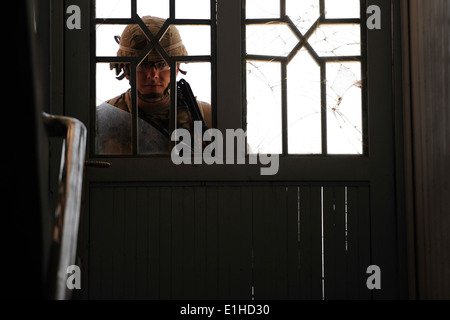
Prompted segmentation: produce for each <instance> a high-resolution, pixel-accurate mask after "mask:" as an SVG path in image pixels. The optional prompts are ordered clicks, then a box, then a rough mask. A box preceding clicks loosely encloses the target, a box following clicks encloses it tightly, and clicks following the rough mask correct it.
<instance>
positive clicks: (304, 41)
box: [241, 0, 369, 157]
mask: <svg viewBox="0 0 450 320" xmlns="http://www.w3.org/2000/svg"><path fill="white" fill-rule="evenodd" d="M242 2H243V8H244V9H243V10H242V14H243V16H242V19H241V21H242V24H241V33H242V35H241V37H242V70H243V72H242V88H243V93H242V99H243V101H246V100H247V92H246V87H247V79H246V78H247V73H246V68H247V67H246V64H247V62H248V61H265V62H269V61H276V62H279V63H280V68H281V109H282V112H281V117H282V124H281V130H282V153H281V155H282V156H284V157H317V156H319V157H320V156H330V157H342V156H347V157H367V156H368V154H369V138H368V101H367V28H366V25H365V23H364V21H366V19H367V17H366V1H365V0H359V3H360V10H359V11H360V17H359V18H326V15H325V12H326V6H325V0H319V17H318V18H317V20H316V21H315V22H314V23H313V24H312V25H311V27H310V28H309V30H308V31H307V32H306V33H305V34H302V33H301V32H300V31H299V30H298V28H297V27H296V26H295V24H294V23H293V22H292V20H291V19H290V17H289V16H288V14H287V11H286V0H279V2H280V17H279V18H267V19H247V17H246V2H247V0H242ZM274 22H275V23H279V24H286V25H287V26H288V27H289V28H290V29H291V31H292V32H293V33H295V35H296V36H297V38H299V39H300V40H299V41H298V43H297V45H296V46H295V47H294V48H293V49H292V50H291V52H290V53H289V54H288V55H287V56H286V57H281V56H266V55H254V54H247V52H246V27H247V26H249V25H262V24H266V23H274ZM344 24H359V28H360V40H361V44H360V49H361V54H360V56H323V57H321V56H319V55H318V54H317V53H316V52H315V50H314V48H312V46H311V45H310V43H309V42H308V39H309V37H310V36H311V35H312V34H313V33H314V32H315V31H316V30H317V28H318V27H319V26H320V25H344ZM304 47H305V48H306V49H307V50H308V52H309V53H310V55H311V57H312V58H313V59H314V60H315V61H316V63H317V64H318V65H319V68H320V86H321V88H320V93H321V106H320V109H321V139H322V144H321V153H320V154H294V153H289V152H288V141H289V133H288V130H289V128H288V105H287V104H288V102H287V100H288V98H287V86H288V85H287V66H288V64H289V62H290V61H291V60H292V59H293V58H294V56H295V54H296V53H297V52H299V51H300V50H301V49H302V48H304ZM355 61H356V62H360V63H361V94H362V97H361V99H362V101H361V108H362V110H361V114H362V119H361V126H362V136H361V138H362V154H355V155H350V154H345V153H343V154H329V153H328V126H327V112H328V110H327V108H328V107H327V97H326V92H327V84H326V68H327V63H328V62H344V63H345V62H355ZM242 118H243V129H244V130H245V131H246V132H247V108H246V104H245V103H244V104H243V110H242Z"/></svg>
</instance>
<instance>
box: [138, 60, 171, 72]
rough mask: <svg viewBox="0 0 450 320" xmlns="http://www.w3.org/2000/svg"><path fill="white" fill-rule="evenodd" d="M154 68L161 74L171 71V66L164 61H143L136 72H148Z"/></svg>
mask: <svg viewBox="0 0 450 320" xmlns="http://www.w3.org/2000/svg"><path fill="white" fill-rule="evenodd" d="M152 67H155V69H156V70H158V71H159V72H161V71H167V70H170V65H169V64H168V63H167V62H166V61H164V60H162V61H156V62H150V61H143V62H141V64H140V65H138V66H137V67H136V70H137V71H141V72H148V71H150V69H151V68H152Z"/></svg>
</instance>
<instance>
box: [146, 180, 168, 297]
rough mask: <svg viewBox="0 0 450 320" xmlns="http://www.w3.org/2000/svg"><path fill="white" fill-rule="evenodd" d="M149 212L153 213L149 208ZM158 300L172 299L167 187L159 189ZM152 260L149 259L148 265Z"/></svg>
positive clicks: (156, 257)
mask: <svg viewBox="0 0 450 320" xmlns="http://www.w3.org/2000/svg"><path fill="white" fill-rule="evenodd" d="M150 210H151V211H155V210H154V209H153V208H152V207H150ZM159 221H160V230H159V232H160V236H159V241H160V245H159V257H158V256H155V257H154V258H153V259H158V258H159V283H160V286H159V298H160V299H164V300H167V299H171V298H172V190H171V188H169V187H161V188H160V201H159ZM153 259H150V263H151V261H152V260H153Z"/></svg>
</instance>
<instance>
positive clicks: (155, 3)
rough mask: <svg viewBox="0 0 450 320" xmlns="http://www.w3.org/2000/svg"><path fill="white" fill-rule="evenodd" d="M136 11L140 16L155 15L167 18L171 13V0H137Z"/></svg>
mask: <svg viewBox="0 0 450 320" xmlns="http://www.w3.org/2000/svg"><path fill="white" fill-rule="evenodd" d="M136 11H137V14H138V15H139V16H140V17H143V16H153V17H159V18H164V19H167V18H169V15H170V7H169V0H137V10H136Z"/></svg>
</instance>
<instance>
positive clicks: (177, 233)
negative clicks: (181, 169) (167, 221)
mask: <svg viewBox="0 0 450 320" xmlns="http://www.w3.org/2000/svg"><path fill="white" fill-rule="evenodd" d="M170 189H171V191H172V220H171V224H172V247H171V255H172V264H171V270H172V273H171V275H172V283H171V285H172V296H171V298H172V299H175V300H178V299H183V298H184V297H183V267H184V266H183V265H184V263H183V245H184V244H183V240H184V239H183V229H184V228H183V222H184V221H183V188H182V187H172V188H170Z"/></svg>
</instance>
